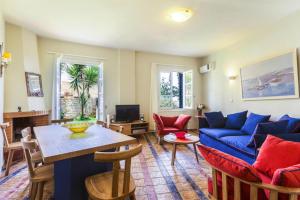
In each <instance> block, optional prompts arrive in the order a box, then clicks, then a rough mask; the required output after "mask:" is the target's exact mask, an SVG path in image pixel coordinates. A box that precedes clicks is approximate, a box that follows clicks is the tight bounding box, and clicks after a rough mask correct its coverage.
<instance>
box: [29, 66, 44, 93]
mask: <svg viewBox="0 0 300 200" xmlns="http://www.w3.org/2000/svg"><path fill="white" fill-rule="evenodd" d="M25 77H26V86H27V96H29V97H43V96H44V93H43V88H42V78H41V75H40V74H36V73H31V72H25Z"/></svg>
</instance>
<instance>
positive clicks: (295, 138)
mask: <svg viewBox="0 0 300 200" xmlns="http://www.w3.org/2000/svg"><path fill="white" fill-rule="evenodd" d="M276 137H279V138H281V139H284V140H287V141H292V142H300V134H299V133H296V134H295V133H285V134H278V135H276ZM266 138H267V135H254V144H255V148H259V147H261V145H262V144H263V143H264V141H265V140H266Z"/></svg>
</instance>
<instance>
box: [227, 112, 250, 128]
mask: <svg viewBox="0 0 300 200" xmlns="http://www.w3.org/2000/svg"><path fill="white" fill-rule="evenodd" d="M247 113H248V111H247V110H246V111H243V112H238V113H233V114H229V115H227V119H226V124H225V128H228V129H239V130H240V129H241V128H242V127H243V125H244V124H245V121H246V119H247Z"/></svg>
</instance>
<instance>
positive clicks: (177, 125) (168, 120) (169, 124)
mask: <svg viewBox="0 0 300 200" xmlns="http://www.w3.org/2000/svg"><path fill="white" fill-rule="evenodd" d="M153 119H154V122H155V125H156V136H157V139H158V143H159V144H161V143H162V140H161V138H162V137H163V136H165V135H167V134H169V133H173V132H179V131H187V129H186V127H187V124H188V122H189V120H190V119H191V116H189V115H179V116H175V117H166V116H159V115H158V114H155V113H153Z"/></svg>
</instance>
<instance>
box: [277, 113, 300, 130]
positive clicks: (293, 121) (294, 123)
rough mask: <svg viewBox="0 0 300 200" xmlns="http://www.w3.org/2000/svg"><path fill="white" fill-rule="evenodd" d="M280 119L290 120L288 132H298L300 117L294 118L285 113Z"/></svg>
mask: <svg viewBox="0 0 300 200" xmlns="http://www.w3.org/2000/svg"><path fill="white" fill-rule="evenodd" d="M279 120H288V127H287V129H288V130H287V131H288V133H295V132H298V131H299V130H297V129H299V128H300V119H299V118H293V117H290V116H288V115H283V116H282V117H281V118H280V119H279Z"/></svg>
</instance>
